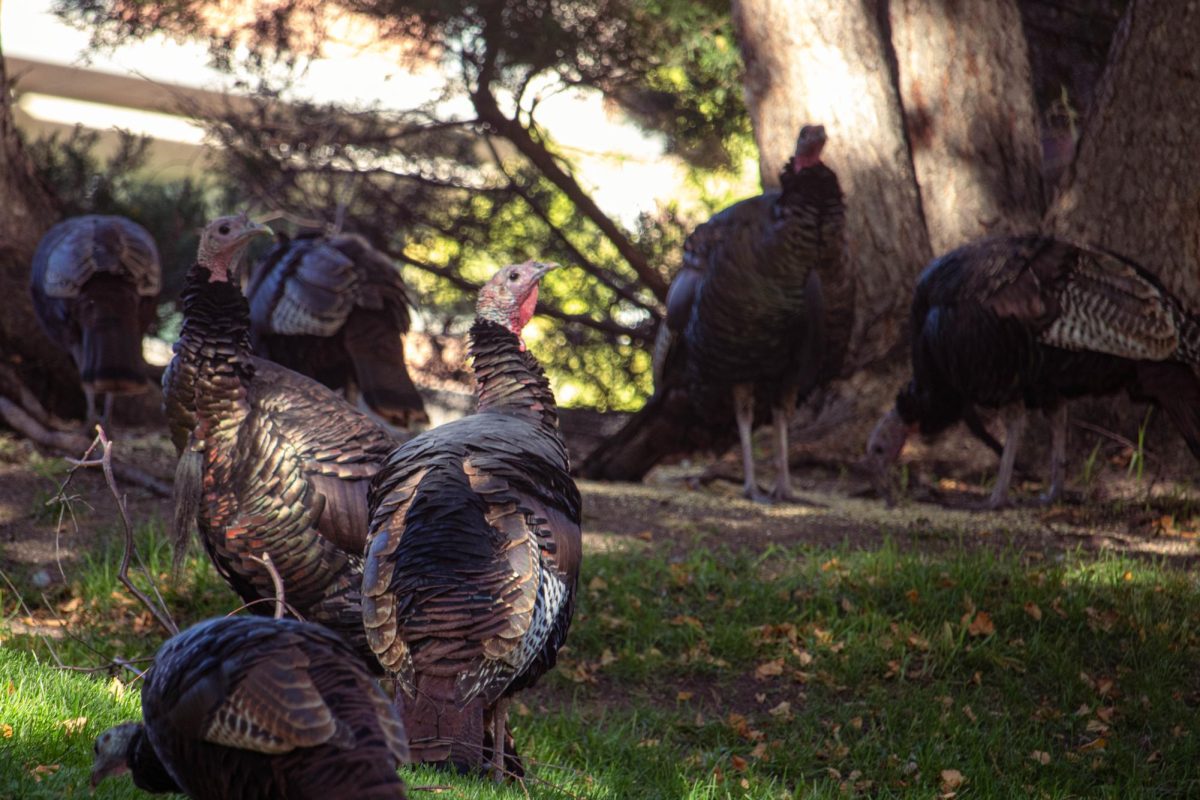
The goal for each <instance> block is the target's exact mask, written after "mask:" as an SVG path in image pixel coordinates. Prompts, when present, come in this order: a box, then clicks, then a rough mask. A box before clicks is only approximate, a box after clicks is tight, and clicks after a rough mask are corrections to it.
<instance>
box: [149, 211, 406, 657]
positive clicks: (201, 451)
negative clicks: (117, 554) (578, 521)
mask: <svg viewBox="0 0 1200 800" xmlns="http://www.w3.org/2000/svg"><path fill="white" fill-rule="evenodd" d="M264 232H268V231H267V229H266V228H264V227H263V226H261V225H258V224H256V223H253V222H251V221H250V220H249V219H247V218H246V217H245V216H236V217H222V218H221V219H218V220H215V221H214V222H212V223H210V224H209V225H208V227H206V228H205V230H204V232H203V233H202V235H201V239H200V248H199V256H198V259H197V263H196V264H195V266H193V267H192V268H191V270H190V271H189V272H188V276H187V285H186V287H185V289H184V292H183V316H184V322H183V331H182V333H181V334H180V337H179V341H178V342H177V343H176V345H175V357H174V358H173V359H172V361H171V364H170V365H169V367H168V368H167V372H166V373H165V374H164V376H163V386H164V390H163V395H164V403H165V406H166V411H167V418H168V421H169V423H170V426H171V435H172V439H173V440H174V442H175V445H176V447H177V448H179V449H180V451H181V454H182V455H181V458H180V460H179V466H178V468H177V470H176V476H175V492H176V526H175V535H176V546H177V549H176V556H177V558H178V557H179V556H180V555H181V554H182V552H183V550H184V545H185V544H186V541H187V539H186V537H187V533H188V529H189V528H190V525H191V522H192V521H193V520H195V521H197V522H198V523H199V528H200V534H201V540H202V541H203V543H204V547H205V549H206V550H207V552H208V554H209V556H210V557H211V558H212V561H213V563H214V564H215V565H216V568H217V570H218V571H219V572H220V573H221V575H222V576H223V577H224V578H225V580H226V581H227V582H228V583H229V584H230V586H232V587H233V589H234V590H235V591H236V592H237V593H238V594H239V595H241V597H242V599H243V600H244V601H245V602H247V603H253V604H254V605H252V606H251V609H252V610H253V611H256V612H258V613H263V614H265V613H270V611H271V605H270V603H269V602H267V601H269V600H270V599H271V598H274V597H275V589H274V583H273V580H272V576H271V574H270V572H269V570H268V569H267V568H266V566H265V565H264V564H262V563H261V561H260V560H259V559H261V558H262V556H263V555H264V554H269V555H270V556H271V561H272V562H273V564H274V566H275V567H276V568H277V569H278V571H279V574H280V577H281V578H282V579H283V584H284V593H285V598H286V601H287V603H288V604H289V605H291V606H292V607H293V608H295V609H296V611H298V612H299V613H300V615H301V616H303V617H304V618H306V619H309V620H312V621H314V622H320V623H322V624H325V625H328V626H329V627H331V628H333V629H334V630H336V631H337V632H338V633H340V634H342V635H343V636H344V637H345V638H346V639H347V640H348V641H350V642H352V643H354V644H355V646H356V647H358V649H359V651H360V653H362V654H363V657H364V658H365V659H366V660H367V661H368V662H369V663H371V664H374V663H375V662H374V656H372V655H371V651H370V649H369V648H368V647H367V646H366V639H365V634H364V632H363V628H362V611H361V607H360V605H361V604H360V595H359V584H360V583H361V573H362V553H363V546H364V543H365V541H366V534H367V519H368V517H367V489H368V484H369V481H370V479H371V476H373V475H374V474H375V473H376V472H377V471H378V470H379V467H380V466H381V465H382V464H383V461H384V459H385V458H386V457H387V454H388V453H389V452H391V450H392V449H393V448H395V446H396V445H397V443H398V440H397V439H395V438H393V437H392V436H391V434H389V433H388V431H387V430H385V429H384V427H383V426H382V425H379V424H377V423H375V422H373V421H372V420H371V419H369V418H368V417H367V416H366V415H364V414H362V413H361V412H359V411H357V410H355V409H353V408H351V407H350V406H349V405H347V404H346V402H345V401H344V400H343V399H342V398H340V397H338V396H337V395H336V394H335V393H334V392H333V391H332V390H330V389H328V388H327V387H325V386H322V385H321V384H319V383H317V382H316V381H314V380H312V379H310V378H306V377H304V376H303V375H299V374H297V373H295V372H292V371H291V370H289V369H285V368H284V367H281V366H279V365H278V364H274V363H272V362H270V361H266V360H264V359H260V358H257V357H255V356H252V355H251V354H250V342H249V309H248V307H247V304H246V299H245V297H243V295H242V293H241V290H240V289H239V288H238V284H237V282H236V277H235V272H236V269H237V265H238V262H239V260H240V259H241V258H242V255H243V253H244V250H245V247H246V244H247V242H248V241H249V240H250V239H251V238H253V237H254V236H255V235H256V234H261V233H264Z"/></svg>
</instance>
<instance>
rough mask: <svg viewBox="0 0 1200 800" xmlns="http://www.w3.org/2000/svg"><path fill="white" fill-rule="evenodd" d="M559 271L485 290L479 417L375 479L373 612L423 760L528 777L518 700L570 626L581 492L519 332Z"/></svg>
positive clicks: (451, 428)
mask: <svg viewBox="0 0 1200 800" xmlns="http://www.w3.org/2000/svg"><path fill="white" fill-rule="evenodd" d="M553 266H554V265H548V264H539V263H535V262H526V263H524V264H517V265H514V266H510V267H505V268H504V269H502V270H500V271H499V272H498V273H497V274H496V275H495V277H493V278H492V279H491V280H490V281H489V282H488V283H487V284H486V285H485V286H484V287H483V288H482V289H481V290H480V293H479V301H478V304H477V306H476V310H477V315H476V317H475V323H474V325H473V326H472V327H471V345H470V353H471V356H472V358H473V359H474V371H475V381H476V388H475V394H476V399H477V401H478V409H477V411H476V413H475V414H474V415H472V416H469V417H465V418H463V419H459V420H455V421H454V422H449V423H447V424H445V425H442V426H440V427H438V428H434V429H433V430H431V431H428V432H426V433H423V434H421V435H420V436H418V437H416V438H415V439H413V440H411V441H409V442H408V443H406V444H405V445H403V446H402V447H400V448H399V449H397V450H396V451H395V452H394V453H393V454H392V455H391V457H390V458H389V459H388V462H387V464H386V465H385V466H384V468H383V469H382V470H380V472H379V474H378V475H377V476H376V477H375V480H374V481H373V482H372V486H371V528H370V534H369V538H368V542H367V554H366V566H365V569H364V573H363V620H364V622H365V625H366V629H367V638H368V641H369V642H370V644H371V648H372V649H373V650H374V651H375V654H376V656H378V658H379V660H380V662H381V663H382V664H383V666H384V667H385V668H386V669H387V670H388V672H390V673H391V674H393V675H395V677H396V678H397V681H398V685H399V689H398V691H397V693H396V702H397V704H398V705H400V706H401V707H402V716H403V718H404V724H405V727H406V730H407V731H408V735H409V746H410V748H411V750H412V754H413V759H414V760H415V761H422V762H433V763H443V764H449V765H453V766H455V767H456V768H458V769H460V770H478V769H482V768H484V767H485V766H486V765H487V764H488V763H489V762H490V764H491V767H492V769H493V770H494V772H495V773H496V774H499V773H500V772H501V771H502V770H504V771H508V772H510V773H511V772H517V773H518V774H519V773H520V770H521V766H520V764H519V762H518V761H517V760H516V759H515V753H513V752H511V751H510V750H509V748H508V745H507V744H505V740H506V738H507V736H506V731H507V727H506V718H507V705H508V698H509V697H510V696H511V695H512V694H513V693H514V692H516V691H518V690H520V689H523V688H525V687H527V686H531V685H532V684H533V683H534V682H535V681H536V680H537V679H538V678H539V677H540V676H541V675H542V674H543V673H545V672H546V671H547V670H549V669H550V668H551V667H552V666H554V662H555V660H556V659H557V656H558V649H559V648H560V647H561V646H562V644H563V641H564V639H565V638H566V635H567V628H568V626H569V625H570V622H571V615H572V612H573V609H574V605H575V586H576V581H577V579H578V575H579V563H580V557H581V547H582V544H581V535H580V514H581V511H580V498H579V491H578V490H577V489H576V487H575V482H574V481H573V480H572V479H571V477H570V475H569V473H568V466H569V465H568V460H567V451H566V449H565V447H564V446H563V442H562V438H561V437H560V436H559V431H558V415H557V410H556V406H555V402H554V395H553V393H552V392H551V391H550V385H549V383H548V382H547V380H546V377H545V375H544V374H543V373H542V369H541V367H540V366H539V365H538V363H537V360H536V359H534V357H533V356H532V355H531V354H530V353H528V352H527V351H526V350H525V345H524V342H523V341H522V339H521V330H522V329H523V328H524V327H525V324H526V323H527V322H528V321H529V318H530V317H531V316H532V314H533V309H534V306H535V305H536V303H537V293H538V282H539V281H540V280H541V278H542V276H543V275H544V274H545V273H546V272H547V271H548V270H550V269H551V268H552V267H553ZM489 736H490V738H489ZM489 741H490V742H491V743H492V744H491V745H489Z"/></svg>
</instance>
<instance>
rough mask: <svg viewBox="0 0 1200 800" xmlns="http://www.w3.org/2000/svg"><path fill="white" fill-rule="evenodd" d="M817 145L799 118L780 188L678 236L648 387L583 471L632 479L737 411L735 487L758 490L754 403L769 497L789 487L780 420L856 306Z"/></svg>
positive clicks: (820, 131)
mask: <svg viewBox="0 0 1200 800" xmlns="http://www.w3.org/2000/svg"><path fill="white" fill-rule="evenodd" d="M824 146H825V129H824V128H823V127H822V126H820V125H816V126H814V125H806V126H804V128H802V129H801V131H800V135H799V138H798V139H797V142H796V152H795V155H794V156H793V158H792V159H790V160H789V162H788V163H787V165H786V166H785V167H784V169H783V172H782V174H781V175H780V185H781V191H779V192H768V193H765V194H762V195H759V196H757V197H752V198H750V199H748V200H743V201H741V202H739V203H736V204H734V205H732V206H730V207H729V208H727V209H725V210H724V211H722V212H721V213H719V214H717V215H716V216H714V217H713V218H712V219H710V220H709V221H708V222H706V223H704V224H703V225H701V226H699V227H697V228H696V230H695V231H693V232H692V234H691V236H689V237H688V239H687V241H686V242H685V243H684V252H683V267H682V269H681V270H680V271H679V274H677V275H676V276H675V279H674V280H673V281H672V282H671V288H670V290H669V291H668V293H667V318H666V321H665V324H664V325H662V326H661V327H660V328H659V335H658V341H657V342H656V343H655V392H654V396H653V397H652V398H651V399H650V400H649V402H647V404H646V406H645V408H643V409H642V410H641V411H640V412H638V413H637V414H636V415H635V416H634V417H633V419H632V420H631V421H630V422H629V423H628V424H627V425H626V426H625V427H624V428H623V429H622V430H621V431H619V432H618V433H617V434H616V435H615V436H614V437H613V438H612V439H611V440H609V441H608V442H606V443H605V444H603V445H601V447H599V448H597V450H596V451H595V452H594V453H592V454H591V455H590V456H589V458H588V459H587V461H586V462H585V463H584V465H583V468H582V469H581V470H580V473H581V474H582V475H584V476H586V477H589V478H601V479H609V480H638V479H640V478H641V477H642V476H643V475H645V473H646V472H647V471H648V470H649V469H650V468H651V467H653V466H654V464H655V463H657V462H658V460H659V459H661V458H663V457H664V456H666V455H669V454H671V453H677V452H687V451H691V450H697V449H713V450H719V449H724V448H725V447H728V446H729V444H730V443H732V438H733V436H732V431H731V428H730V425H729V422H730V420H731V419H734V420H736V423H737V435H738V438H739V439H740V440H741V445H742V464H743V468H744V470H745V483H744V486H743V493H744V494H745V495H746V496H747V497H750V498H753V499H756V500H763V499H766V498H764V497H763V496H762V495H761V494H760V492H759V489H758V484H757V483H756V482H755V479H754V459H753V456H752V453H751V449H750V444H751V442H750V433H751V429H752V427H753V423H754V419H755V416H756V414H755V409H756V405H757V406H758V407H759V410H760V412H761V411H762V410H765V409H764V407H769V408H770V409H771V415H772V420H773V422H774V426H775V449H776V470H777V478H776V483H775V488H774V491H773V492H772V494H771V497H772V498H773V499H775V500H790V499H793V498H792V492H791V480H790V476H789V470H788V458H787V427H788V423H789V422H790V421H791V418H792V415H793V414H794V412H795V408H796V403H797V401H798V399H799V398H802V397H804V396H806V395H807V394H808V393H809V392H810V391H812V389H813V388H815V387H816V386H817V385H819V384H820V383H821V382H823V381H826V380H828V379H829V378H831V377H833V376H835V375H836V374H837V373H838V372H839V371H840V368H841V364H842V360H843V358H844V356H845V353H846V347H847V344H848V342H849V338H850V330H851V326H852V325H853V316H854V283H853V277H852V275H851V271H850V269H849V267H848V265H847V263H846V256H845V244H844V224H845V207H844V205H843V202H842V191H841V188H840V187H839V185H838V179H837V175H835V174H834V172H833V171H832V170H831V169H829V167H827V166H826V165H825V164H823V163H822V162H821V150H822V148H823V147H824Z"/></svg>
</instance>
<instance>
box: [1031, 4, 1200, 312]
mask: <svg viewBox="0 0 1200 800" xmlns="http://www.w3.org/2000/svg"><path fill="white" fill-rule="evenodd" d="M1197 119H1200V7H1198V6H1197V4H1196V3H1194V2H1188V1H1187V0H1134V1H1133V2H1132V3H1130V5H1129V7H1128V8H1127V9H1126V12H1125V16H1124V17H1123V18H1122V20H1121V24H1120V26H1119V27H1118V29H1117V32H1116V34H1115V35H1114V37H1113V44H1112V49H1111V51H1110V55H1109V64H1108V68H1107V70H1106V71H1105V74H1104V76H1103V78H1101V82H1100V85H1099V86H1098V87H1097V90H1096V100H1095V103H1094V105H1093V108H1092V112H1091V114H1090V115H1089V117H1088V119H1087V121H1086V123H1085V125H1084V129H1083V135H1082V138H1081V139H1080V142H1079V148H1078V154H1077V156H1076V158H1075V161H1074V163H1073V164H1072V165H1071V167H1070V169H1069V170H1068V173H1067V176H1066V178H1065V181H1064V188H1063V191H1062V192H1061V193H1060V195H1059V197H1058V199H1057V201H1056V202H1055V204H1054V206H1053V207H1052V208H1051V211H1050V215H1049V225H1050V226H1051V227H1052V228H1053V230H1054V231H1055V232H1057V233H1058V234H1060V235H1063V236H1066V237H1069V238H1072V239H1077V240H1080V241H1085V242H1092V243H1095V244H1100V245H1103V246H1105V247H1108V248H1110V249H1112V250H1115V251H1117V252H1119V253H1124V254H1126V255H1129V256H1130V257H1132V258H1134V259H1135V260H1137V261H1138V262H1140V263H1142V264H1144V265H1145V266H1146V267H1147V268H1149V269H1151V270H1153V271H1154V272H1155V273H1157V274H1158V275H1159V277H1160V278H1161V279H1162V280H1163V282H1164V283H1165V284H1166V285H1167V286H1168V287H1169V288H1170V289H1171V290H1172V291H1174V292H1176V293H1177V294H1178V295H1179V296H1180V297H1181V298H1182V299H1184V300H1185V302H1187V303H1188V304H1189V305H1190V306H1191V307H1193V308H1195V309H1200V190H1198V189H1197V187H1200V159H1197V157H1196V155H1197V153H1200V126H1198V125H1197V124H1196V120H1197Z"/></svg>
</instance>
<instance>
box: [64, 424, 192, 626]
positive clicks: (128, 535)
mask: <svg viewBox="0 0 1200 800" xmlns="http://www.w3.org/2000/svg"><path fill="white" fill-rule="evenodd" d="M96 439H97V440H98V441H100V445H101V447H102V455H101V457H100V467H101V468H102V469H103V470H104V481H106V482H107V483H108V491H109V492H112V494H113V499H114V500H115V501H116V510H118V511H119V512H120V515H121V525H122V527H124V528H125V551H124V552H122V553H121V569H120V570H118V572H116V579H118V581H120V582H121V583H122V584H124V585H125V588H126V589H128V591H130V594H131V595H133V596H134V597H137V599H138V600H139V601H140V602H142V604H143V606H145V607H146V608H148V609H149V610H150V614H151V615H152V616H154V618H155V619H156V620H157V621H158V625H161V626H162V627H163V630H166V631H167V633H168V634H170V636H175V634H176V633H179V626H178V625H175V620H173V619H172V618H170V612H168V610H167V609H166V608H164V607H161V606H160V604H157V603H155V602H154V601H152V600H150V597H148V596H146V594H145V593H143V591H142V590H140V589H138V588H137V587H136V585H134V584H133V582H132V581H130V559H131V558H132V557H133V554H134V552H136V549H134V547H133V524H132V523H130V512H128V510H127V509H126V505H125V495H122V494H121V492H120V489H118V488H116V479H115V477H114V476H113V443H112V441H109V440H108V437H107V435H106V434H104V428H102V427H101V426H98V425H97V426H96ZM89 452H91V449H89ZM94 463H95V462H80V464H78V465H77V467H72V468H71V471H74V470H76V469H78V467H80V465H94ZM143 571H144V572H146V576H148V577H149V575H150V573H149V571H148V570H145V567H144V566H143ZM151 583H154V581H152V579H151Z"/></svg>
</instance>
